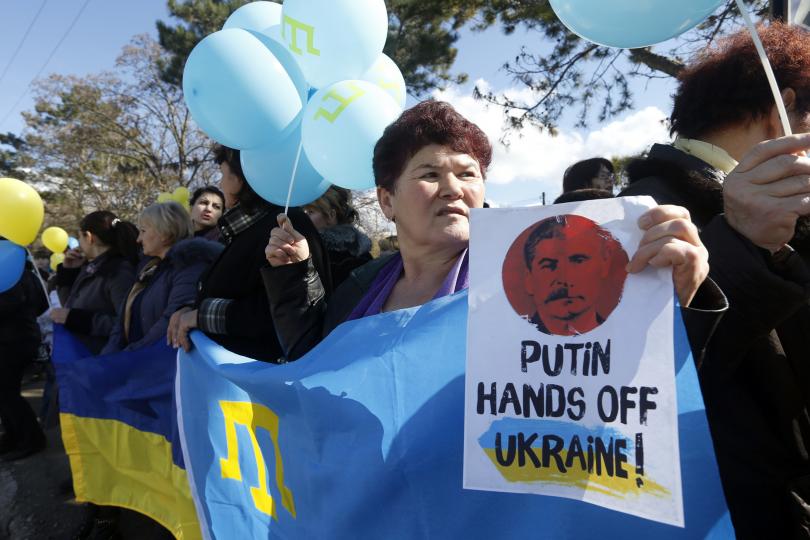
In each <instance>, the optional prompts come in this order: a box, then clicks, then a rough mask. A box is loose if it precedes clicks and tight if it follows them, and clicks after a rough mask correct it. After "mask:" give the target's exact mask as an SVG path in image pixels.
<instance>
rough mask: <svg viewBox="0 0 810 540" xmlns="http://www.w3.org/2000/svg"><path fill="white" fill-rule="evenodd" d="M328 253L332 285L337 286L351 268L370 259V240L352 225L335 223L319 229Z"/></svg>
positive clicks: (361, 264)
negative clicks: (332, 225)
mask: <svg viewBox="0 0 810 540" xmlns="http://www.w3.org/2000/svg"><path fill="white" fill-rule="evenodd" d="M321 238H322V239H323V244H324V246H325V247H326V251H327V253H328V254H329V269H330V271H331V272H332V285H333V286H334V287H335V288H337V287H338V286H339V285H340V284H341V283H343V282H344V281H346V278H348V277H349V274H351V272H352V270H354V269H355V268H358V267H360V266H363V265H364V264H366V263H367V262H369V261H370V260H371V240H370V239H369V237H368V236H366V235H365V234H363V233H362V232H360V231H359V230H358V229H357V228H356V227H353V226H352V225H335V226H334V227H329V228H328V229H325V230H323V231H321Z"/></svg>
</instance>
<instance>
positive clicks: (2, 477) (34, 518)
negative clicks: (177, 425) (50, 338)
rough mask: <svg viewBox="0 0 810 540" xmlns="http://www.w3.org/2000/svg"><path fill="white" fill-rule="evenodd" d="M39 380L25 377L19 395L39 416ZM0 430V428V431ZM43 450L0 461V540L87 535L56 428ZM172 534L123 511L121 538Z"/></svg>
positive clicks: (87, 509) (87, 515) (144, 539)
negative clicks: (21, 457) (16, 459)
mask: <svg viewBox="0 0 810 540" xmlns="http://www.w3.org/2000/svg"><path fill="white" fill-rule="evenodd" d="M43 386H44V382H43V381H42V379H41V378H32V377H31V376H28V377H27V378H26V380H25V381H24V383H23V395H24V396H25V397H26V398H27V399H28V400H29V403H31V405H32V407H33V408H34V411H36V412H39V410H40V402H41V399H42V388H43ZM0 431H2V428H0ZM46 435H47V437H48V447H47V449H46V450H45V451H43V452H40V453H39V454H35V455H33V456H30V457H28V458H25V459H22V460H19V461H14V462H11V463H7V462H4V461H0V540H47V539H52V540H72V539H74V538H77V539H78V538H82V536H83V535H82V534H81V533H82V532H83V526H84V533H85V534H86V533H87V532H88V531H87V529H88V525H89V523H90V521H91V520H92V514H93V509H92V508H91V506H90V505H87V504H81V503H76V502H75V500H74V498H73V493H72V491H71V490H70V487H69V485H70V484H69V482H70V464H69V462H68V458H67V456H66V455H65V451H64V447H63V446H62V437H61V434H60V433H59V427H58V426H54V427H52V428H50V429H47V430H46ZM171 537H172V536H171V535H170V534H169V533H168V531H166V530H165V529H163V528H162V527H160V526H159V525H157V524H156V523H155V522H153V521H151V520H149V519H148V518H146V517H143V516H141V515H140V514H136V513H135V512H129V511H126V512H123V513H122V515H121V518H120V521H119V526H118V536H116V538H119V539H121V540H130V539H132V540H136V539H137V540H150V539H158V538H159V539H164V538H171Z"/></svg>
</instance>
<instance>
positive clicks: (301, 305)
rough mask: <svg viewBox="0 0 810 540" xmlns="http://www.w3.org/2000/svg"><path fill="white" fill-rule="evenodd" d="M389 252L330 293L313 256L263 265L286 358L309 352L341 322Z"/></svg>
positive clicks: (268, 295)
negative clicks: (276, 264)
mask: <svg viewBox="0 0 810 540" xmlns="http://www.w3.org/2000/svg"><path fill="white" fill-rule="evenodd" d="M392 256H393V254H392V255H386V256H384V257H380V258H378V259H375V260H373V261H370V262H368V263H366V264H364V265H363V266H361V267H359V268H356V269H354V270H353V271H352V272H351V274H349V277H348V278H347V279H346V280H345V281H344V282H343V283H342V284H341V285H340V287H338V288H337V290H336V291H335V292H334V294H333V295H331V296H328V295H327V291H326V289H325V287H324V285H323V282H322V281H321V277H320V276H319V275H318V272H317V271H316V270H315V267H314V265H313V264H312V259H311V258H310V259H307V260H306V261H302V262H300V263H295V264H288V265H285V266H278V267H275V268H274V267H270V266H267V267H265V268H263V269H262V279H263V280H264V288H265V291H266V292H267V298H268V300H269V302H270V311H271V312H272V314H273V321H274V322H275V325H276V333H277V334H278V338H279V341H280V342H281V346H282V348H283V350H284V354H285V357H286V359H287V361H291V360H296V359H298V358H300V357H301V356H303V355H304V354H306V353H307V352H309V350H311V349H312V348H313V347H315V345H317V344H318V343H320V341H321V340H322V339H323V338H324V337H326V336H327V335H328V334H329V333H330V332H331V331H332V330H334V329H335V327H336V326H337V325H339V324H340V323H342V322H343V321H344V320H345V319H346V317H347V316H348V315H349V314H350V313H351V312H352V310H353V309H354V307H355V306H356V305H357V304H358V302H360V300H361V299H362V298H363V296H364V295H365V294H366V292H367V291H368V289H369V287H370V286H371V284H372V283H373V282H374V278H376V277H377V274H378V273H379V271H380V270H382V268H383V266H385V264H386V263H387V262H388V261H389V260H390V258H391V257H392Z"/></svg>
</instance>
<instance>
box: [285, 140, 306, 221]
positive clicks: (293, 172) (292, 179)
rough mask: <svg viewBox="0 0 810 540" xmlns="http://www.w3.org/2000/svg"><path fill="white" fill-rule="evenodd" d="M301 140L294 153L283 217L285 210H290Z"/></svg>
mask: <svg viewBox="0 0 810 540" xmlns="http://www.w3.org/2000/svg"><path fill="white" fill-rule="evenodd" d="M303 144H304V142H303V140H300V141H298V152H296V153H295V163H293V169H292V176H291V177H290V189H289V190H287V203H286V204H285V205H284V215H285V216H286V215H287V210H289V209H290V198H291V197H292V190H293V184H295V173H296V171H297V170H298V161H299V160H300V159H301V146H303Z"/></svg>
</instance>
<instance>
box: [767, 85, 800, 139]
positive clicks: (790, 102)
mask: <svg viewBox="0 0 810 540" xmlns="http://www.w3.org/2000/svg"><path fill="white" fill-rule="evenodd" d="M782 102H783V103H784V104H785V110H786V111H787V113H788V119H789V121H790V123H791V128H793V125H794V123H795V122H794V121H795V119H796V117H795V113H796V91H795V90H793V88H785V89H783V90H782ZM766 129H767V132H768V133H767V136H768V139H776V138H778V137H782V136H784V135H785V132H784V130H783V129H782V119H781V118H780V117H779V109H778V108H777V107H776V105H775V104H774V106H773V107H771V113H770V114H769V115H768V125H767V126H766Z"/></svg>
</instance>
